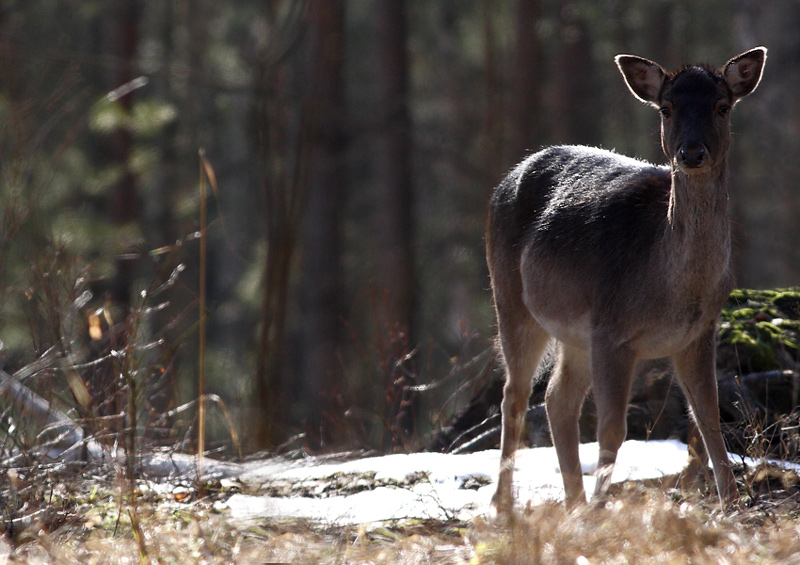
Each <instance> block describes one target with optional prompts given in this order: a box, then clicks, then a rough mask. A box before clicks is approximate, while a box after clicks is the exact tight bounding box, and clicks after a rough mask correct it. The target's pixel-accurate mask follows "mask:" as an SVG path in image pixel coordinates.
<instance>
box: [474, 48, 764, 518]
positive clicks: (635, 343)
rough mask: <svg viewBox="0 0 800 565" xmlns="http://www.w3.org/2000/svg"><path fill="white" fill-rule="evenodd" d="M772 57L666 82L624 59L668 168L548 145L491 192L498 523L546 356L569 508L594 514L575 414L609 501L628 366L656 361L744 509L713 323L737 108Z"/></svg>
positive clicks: (728, 285)
mask: <svg viewBox="0 0 800 565" xmlns="http://www.w3.org/2000/svg"><path fill="white" fill-rule="evenodd" d="M766 55H767V50H766V48H764V47H757V48H755V49H752V50H750V51H747V52H745V53H742V54H741V55H738V56H736V57H734V58H732V59H731V60H730V61H728V62H727V63H726V64H725V66H724V67H722V68H721V69H718V68H715V67H712V66H709V65H698V66H684V67H682V68H681V69H679V70H678V71H675V72H672V73H668V72H666V71H665V70H664V69H663V68H662V67H661V66H660V65H658V64H657V63H655V62H653V61H650V60H648V59H644V58H642V57H637V56H634V55H618V56H617V57H616V58H615V62H616V65H617V67H618V69H619V71H620V72H621V73H622V76H623V79H624V81H625V84H626V85H627V87H628V89H629V90H630V92H631V93H632V94H633V95H634V97H636V98H637V99H638V100H639V101H640V102H643V103H645V104H648V105H650V106H652V107H654V108H656V109H657V110H658V112H659V114H660V120H661V148H662V150H663V152H664V155H665V156H666V158H667V160H668V165H667V166H656V165H652V164H650V163H646V162H643V161H640V160H638V159H633V158H630V157H626V156H623V155H620V154H618V153H616V152H612V151H608V150H604V149H598V148H593V147H586V146H552V147H548V148H545V149H543V150H541V151H539V152H537V153H534V154H532V155H530V156H529V157H528V158H526V159H525V160H524V161H522V163H520V164H519V165H517V166H516V167H515V168H514V169H512V170H511V171H510V172H509V173H508V174H507V176H506V177H505V178H504V180H503V181H502V182H501V183H500V184H499V185H498V186H497V188H495V190H494V192H493V195H492V197H491V199H490V204H489V217H488V221H487V227H486V236H485V237H486V254H487V262H488V267H489V274H490V279H491V289H492V294H493V298H494V307H495V313H496V316H497V334H498V335H497V343H498V350H499V354H500V355H499V356H500V358H501V359H502V366H503V369H504V372H505V384H504V389H503V400H502V403H501V412H502V428H501V429H502V431H501V440H500V470H499V474H498V479H497V490H496V492H495V494H494V496H493V498H492V512H493V514H494V515H495V516H497V517H498V518H502V517H503V516H505V517H510V516H511V511H512V507H513V496H512V482H513V472H514V454H515V452H516V451H517V448H518V446H519V441H520V434H521V431H522V427H523V422H524V414H525V411H526V410H527V405H528V399H529V397H530V395H531V390H532V386H533V383H534V376H535V374H536V370H537V367H538V365H539V363H540V361H541V360H542V357H543V355H544V353H545V352H546V350H548V348H550V349H551V350H552V351H553V353H554V355H555V369H554V371H553V372H552V375H551V377H550V380H549V382H548V384H547V389H546V394H545V409H546V413H547V418H548V421H549V424H550V431H551V435H552V441H553V445H554V446H555V449H556V454H557V458H558V464H559V468H560V471H561V475H562V479H563V482H564V494H565V503H566V504H567V505H568V507H574V506H577V505H579V504H581V503H586V493H585V490H584V485H583V473H582V469H581V462H580V459H579V455H578V448H579V430H578V419H579V416H580V411H581V407H582V405H583V402H584V399H585V397H586V395H587V393H588V391H589V390H590V389H592V390H593V394H594V399H595V403H596V406H597V419H598V422H597V441H598V444H599V456H598V463H597V468H596V471H595V480H596V482H595V485H596V488H595V491H594V496H595V497H597V498H598V499H599V500H602V499H603V498H604V497H605V496H607V493H608V487H609V485H610V483H611V473H612V471H613V468H614V463H615V462H616V458H617V452H618V450H619V448H620V446H621V445H622V443H623V441H624V440H625V435H626V421H625V420H626V418H625V416H626V411H627V406H628V399H629V395H630V391H631V384H632V379H633V375H634V372H635V368H636V366H637V364H638V363H639V362H644V361H646V360H651V359H662V358H668V359H671V361H672V365H673V367H674V370H675V374H676V375H677V381H678V382H679V383H680V386H681V388H682V390H683V393H684V395H685V397H686V398H687V401H688V402H687V404H688V405H689V409H690V412H691V414H692V417H693V419H694V422H695V424H696V426H697V428H698V430H699V432H700V435H701V437H702V440H703V443H704V447H705V450H704V451H705V455H704V458H705V462H706V463H707V462H708V459H710V462H711V466H712V468H713V472H714V479H715V483H716V489H717V494H718V496H719V499H720V503H721V504H722V507H723V508H727V507H729V505H731V504H733V503H734V502H735V501H736V500H737V498H738V490H737V485H736V481H735V478H734V475H733V472H732V470H731V465H730V463H729V460H728V454H727V449H726V446H725V442H724V439H723V437H722V433H721V429H720V416H719V405H718V398H717V396H718V392H717V381H716V372H715V349H716V326H717V320H718V318H719V315H720V312H721V310H722V306H723V304H724V302H725V300H726V299H727V297H728V296H729V294H730V292H731V291H732V290H733V288H734V278H733V274H732V269H731V242H730V220H729V218H728V191H727V180H728V167H727V156H728V149H729V147H730V141H731V130H730V114H731V110H732V109H733V107H734V106H735V105H736V103H737V102H738V101H739V100H740V99H742V98H743V97H745V96H747V95H748V94H750V93H751V92H753V90H755V88H756V87H757V86H758V84H759V82H760V80H761V75H762V72H763V68H764V63H765V61H766ZM551 344H552V345H551ZM704 464H705V463H704Z"/></svg>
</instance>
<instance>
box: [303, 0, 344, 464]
mask: <svg viewBox="0 0 800 565" xmlns="http://www.w3.org/2000/svg"><path fill="white" fill-rule="evenodd" d="M309 14H310V18H311V25H312V33H313V42H314V43H313V49H312V53H313V60H314V75H313V77H312V80H313V84H314V87H313V90H312V100H311V108H312V117H311V120H312V124H311V131H310V135H311V139H310V143H311V152H312V154H311V168H310V178H309V186H308V200H307V209H306V222H305V225H306V231H305V236H304V245H303V262H302V275H303V296H302V307H303V325H304V327H303V362H302V367H301V374H300V383H299V384H300V385H301V389H300V393H301V395H302V399H301V400H303V401H304V402H305V407H306V409H307V417H306V434H307V436H306V441H307V444H308V447H309V448H310V449H312V450H320V449H325V448H329V447H332V445H331V444H335V443H336V437H337V431H338V430H337V426H341V424H342V421H341V418H342V417H341V412H342V411H341V409H340V406H339V400H340V394H341V391H342V384H343V383H342V375H343V370H342V359H341V358H340V354H341V347H340V346H341V338H340V336H341V335H342V333H343V329H344V326H343V321H344V308H343V304H342V274H341V255H342V241H341V240H342V237H341V233H340V226H341V215H342V210H343V208H344V196H345V195H344V182H343V172H344V171H343V154H344V145H345V138H344V132H343V124H342V121H343V113H344V99H343V89H342V58H343V47H344V0H312V1H311V2H310V3H309Z"/></svg>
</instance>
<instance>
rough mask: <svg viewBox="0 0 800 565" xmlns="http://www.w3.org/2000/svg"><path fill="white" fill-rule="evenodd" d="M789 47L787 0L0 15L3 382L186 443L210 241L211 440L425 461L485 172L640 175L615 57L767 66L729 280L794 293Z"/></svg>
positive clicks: (477, 274) (471, 345)
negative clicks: (608, 167) (537, 156)
mask: <svg viewBox="0 0 800 565" xmlns="http://www.w3.org/2000/svg"><path fill="white" fill-rule="evenodd" d="M798 29H800V3H797V2H794V1H790V0H777V1H773V2H759V1H757V0H737V1H734V2H730V1H727V0H725V1H722V0H708V1H703V2H694V1H691V2H690V1H685V2H678V1H667V0H599V1H589V0H458V1H453V0H429V1H416V2H415V1H410V0H409V1H404V0H306V1H303V0H237V1H236V2H217V1H213V0H171V1H164V2H156V1H152V2H146V1H143V0H115V1H108V0H103V1H101V0H81V1H67V0H24V1H23V0H2V2H0V124H2V129H0V168H1V170H2V176H1V177H0V340H1V341H0V347H1V349H0V368H3V369H4V370H5V371H7V372H8V373H12V374H14V376H15V378H17V379H19V380H21V381H22V382H23V383H25V384H26V385H27V386H29V387H30V388H32V389H34V390H37V391H38V392H39V393H40V394H42V395H44V396H45V397H47V398H48V399H50V400H51V401H54V402H56V404H57V405H59V406H61V407H62V408H63V409H64V410H68V411H69V414H70V415H71V416H73V417H74V418H76V419H78V420H80V421H82V422H86V424H85V425H86V426H88V427H91V428H92V431H93V433H95V434H96V435H97V436H98V437H99V436H102V435H103V434H104V433H106V432H113V431H114V430H119V429H121V428H122V427H124V426H130V425H134V426H136V430H137V433H139V434H140V435H141V436H142V437H146V438H148V439H149V440H152V441H153V442H156V443H158V442H162V443H171V444H174V443H176V442H178V441H180V442H183V443H181V445H182V446H183V447H185V448H186V449H192V442H193V441H194V440H193V439H192V438H193V433H192V431H193V429H194V428H193V422H194V419H195V418H196V409H195V405H194V404H192V399H193V398H195V397H196V395H197V386H198V385H197V375H198V367H199V362H198V358H199V352H198V337H199V336H198V322H199V320H200V318H201V316H200V309H199V301H198V298H199V285H200V283H201V277H200V257H201V250H200V241H201V239H202V237H201V235H202V234H203V233H205V234H206V235H207V246H208V251H207V263H206V267H205V273H206V281H205V282H206V288H207V303H206V312H207V318H206V320H207V326H206V330H205V331H206V335H207V347H206V350H205V352H204V363H205V365H204V366H205V373H206V379H207V381H206V386H205V388H206V392H207V393H210V394H212V395H216V396H212V397H211V400H213V402H209V404H208V409H207V410H208V419H209V434H210V437H211V438H212V439H213V440H214V441H213V442H212V444H213V445H215V446H219V448H220V449H225V448H230V446H231V432H230V428H229V425H228V423H227V420H226V415H230V416H231V418H232V421H233V423H234V426H235V428H236V429H238V431H239V434H240V436H241V438H242V441H243V443H244V445H245V447H246V448H247V450H249V451H253V450H260V449H282V450H291V449H310V450H320V449H343V448H356V447H359V448H364V447H367V448H373V449H378V450H385V451H390V450H396V449H408V448H413V447H418V446H420V445H424V443H425V438H426V434H428V433H429V432H430V431H431V430H432V429H435V428H436V427H439V426H441V425H443V423H445V422H446V420H447V418H448V417H449V416H450V415H451V414H452V413H453V412H454V411H457V410H458V409H459V408H461V407H463V405H464V403H465V402H466V400H467V399H468V398H469V396H470V392H471V390H473V388H474V387H475V386H477V384H479V383H480V382H481V379H485V378H486V377H487V375H488V374H491V372H492V371H494V365H493V356H492V349H491V340H492V334H493V319H492V310H491V297H490V292H489V288H488V275H487V270H486V267H485V262H484V251H483V226H484V216H485V210H486V203H487V200H488V198H489V195H490V192H491V190H492V188H493V187H494V186H495V185H496V184H497V183H498V182H499V181H500V179H501V178H502V176H503V175H504V173H505V172H506V171H507V170H508V169H509V168H510V167H511V166H513V165H514V164H515V163H516V162H518V161H520V160H521V159H522V158H523V157H524V156H525V155H526V154H527V153H529V152H531V151H534V150H537V149H538V148H540V147H541V146H543V145H548V144H556V143H579V144H590V145H600V146H603V147H606V148H613V149H616V150H617V151H619V152H621V153H624V154H628V155H631V156H638V157H640V158H644V159H648V160H653V161H655V162H659V163H660V162H663V159H662V155H661V151H660V148H659V144H658V117H657V115H656V113H655V112H654V111H652V110H651V109H649V108H646V107H644V106H642V105H640V104H639V103H637V102H636V101H635V100H634V98H633V97H632V96H631V95H630V94H629V93H628V92H627V90H626V88H625V85H624V83H623V81H622V78H621V77H620V76H619V74H618V72H617V69H616V67H615V65H614V63H613V57H614V55H616V54H618V53H633V54H637V55H641V56H644V57H647V58H650V59H653V60H656V61H657V62H659V63H660V64H661V65H662V66H664V67H666V68H668V69H674V68H676V67H677V66H679V65H680V64H682V63H685V62H708V63H711V64H715V65H721V64H723V63H724V62H725V61H727V60H728V59H729V58H730V57H732V56H734V55H736V54H738V53H740V52H742V51H744V50H746V49H749V48H752V47H755V46H758V45H765V46H767V47H768V48H769V50H770V51H769V59H768V63H767V65H766V70H765V75H764V78H763V81H762V83H761V86H760V87H759V89H758V91H757V92H756V93H755V94H754V95H753V96H752V97H751V98H748V99H747V100H745V101H744V102H743V103H742V104H741V106H740V107H738V108H737V110H736V112H735V115H734V117H733V124H734V132H735V133H736V134H739V133H740V132H741V134H740V135H735V140H734V146H733V149H732V159H730V163H731V168H732V171H731V173H732V175H731V176H732V188H731V201H732V206H733V208H732V209H733V216H734V217H733V220H734V222H735V247H736V272H737V277H738V282H739V284H740V285H741V286H747V287H770V286H781V285H790V284H797V283H798V282H800V260H799V259H800V249H799V248H798V245H797V241H798V236H800V222H798V218H800V190H798V189H797V181H796V179H797V178H800V170H799V169H800V105H798V104H797V101H796V99H797V96H798V93H799V92H800V34H798V32H797V30H798ZM201 151H202V154H203V155H204V159H205V163H207V165H208V167H206V168H205V170H204V169H203V167H202V164H203V161H201V157H200V155H201V153H200V152H201ZM212 172H213V177H214V178H215V179H216V183H214V182H213V178H210V173H212ZM201 184H204V185H206V186H207V188H208V198H207V204H208V207H209V212H208V225H207V229H206V230H205V231H203V229H202V228H203V225H202V224H201V220H200V212H201V210H200V199H201V190H200V185H201ZM132 406H133V407H135V408H133V410H135V411H136V412H137V418H136V419H135V420H131V418H130V410H131V408H130V407H132ZM126 410H127V411H128V412H127V416H125V414H126ZM126 418H127V419H126ZM15 425H18V423H16V424H15V422H14V421H13V418H12V416H11V415H10V413H9V412H8V411H5V412H3V426H5V429H6V430H8V429H9V428H11V427H13V426H15Z"/></svg>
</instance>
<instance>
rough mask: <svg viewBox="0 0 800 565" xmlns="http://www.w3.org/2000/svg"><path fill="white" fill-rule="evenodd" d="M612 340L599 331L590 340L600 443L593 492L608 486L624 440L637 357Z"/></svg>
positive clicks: (604, 489)
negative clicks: (599, 334) (598, 334)
mask: <svg viewBox="0 0 800 565" xmlns="http://www.w3.org/2000/svg"><path fill="white" fill-rule="evenodd" d="M613 341H614V340H612V339H606V338H605V336H602V335H601V336H595V338H594V339H593V340H592V381H593V387H594V400H595V404H596V405H597V441H598V443H599V444H600V454H599V457H598V461H597V471H596V472H595V478H596V480H597V482H596V483H595V491H594V492H595V495H602V494H605V493H606V491H607V490H608V487H609V485H610V484H611V473H612V472H613V470H614V463H616V461H617V452H618V451H619V448H620V446H621V445H622V442H623V441H625V436H626V434H627V423H626V416H627V412H628V397H629V396H630V389H631V381H632V380H633V367H634V364H635V361H636V358H635V355H634V353H633V352H632V351H631V350H630V349H628V348H627V347H625V346H615V345H614V344H613Z"/></svg>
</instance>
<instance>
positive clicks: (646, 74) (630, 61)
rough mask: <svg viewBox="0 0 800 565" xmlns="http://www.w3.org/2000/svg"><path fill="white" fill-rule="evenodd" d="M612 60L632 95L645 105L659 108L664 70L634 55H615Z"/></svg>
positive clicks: (664, 75)
mask: <svg viewBox="0 0 800 565" xmlns="http://www.w3.org/2000/svg"><path fill="white" fill-rule="evenodd" d="M614 60H615V61H616V63H617V67H619V72H621V73H622V76H623V78H625V84H627V85H628V88H629V89H630V91H631V92H632V93H633V95H634V96H635V97H636V98H638V99H639V100H641V101H642V102H645V103H646V104H650V105H652V106H655V107H656V108H658V107H660V106H661V87H662V86H663V85H664V78H665V77H666V73H665V72H664V69H662V68H661V67H660V66H659V65H658V64H656V63H654V62H653V61H648V60H647V59H643V58H642V57H636V56H635V55H617V56H616V57H615V58H614Z"/></svg>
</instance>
